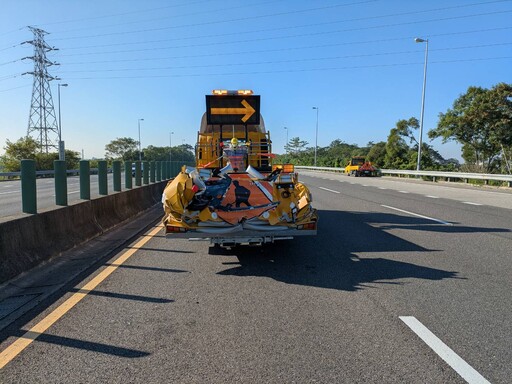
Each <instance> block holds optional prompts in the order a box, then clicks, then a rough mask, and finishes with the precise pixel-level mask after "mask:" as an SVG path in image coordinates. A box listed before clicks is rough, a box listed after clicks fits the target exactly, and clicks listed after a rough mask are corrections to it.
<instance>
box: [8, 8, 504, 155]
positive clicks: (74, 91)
mask: <svg viewBox="0 0 512 384" xmlns="http://www.w3.org/2000/svg"><path fill="white" fill-rule="evenodd" d="M28 25H31V26H37V27H38V28H42V29H44V30H45V31H47V32H49V34H48V35H47V36H46V42H47V43H48V44H49V45H51V46H55V47H57V48H59V50H58V51H52V52H50V53H49V54H48V58H49V59H50V60H52V61H56V62H58V63H60V65H59V66H53V67H51V68H50V74H52V75H54V76H58V77H60V78H61V79H62V80H61V83H67V84H69V86H68V87H67V88H61V108H62V111H61V112H62V134H63V139H64V140H65V142H66V148H68V149H72V150H75V151H78V152H81V151H82V150H83V151H84V154H85V158H92V157H103V156H104V153H105V145H106V144H107V143H109V142H110V141H111V140H113V139H115V138H117V137H132V138H134V139H137V136H138V129H137V122H138V119H139V118H143V119H144V121H143V122H141V141H142V146H143V147H145V146H147V145H155V146H164V145H169V133H170V132H171V131H172V132H174V134H173V135H172V144H173V146H174V145H179V144H181V143H188V144H192V145H193V144H195V142H196V137H197V130H198V128H199V123H200V119H201V116H202V114H203V112H204V111H205V98H204V95H205V94H210V92H211V90H212V89H219V88H220V89H253V90H254V91H255V93H256V94H259V95H261V113H262V115H263V117H264V119H265V123H266V126H267V129H268V130H270V132H271V137H272V140H273V144H274V148H273V149H274V152H276V153H282V152H283V146H284V144H285V141H286V131H285V130H284V127H288V128H289V137H290V138H292V137H296V136H298V137H300V138H301V139H302V140H306V141H308V142H309V143H310V145H313V144H314V142H315V124H316V111H315V110H313V109H312V107H313V106H317V107H318V108H319V134H318V145H319V146H327V145H329V144H330V143H331V142H332V141H333V140H335V139H340V140H342V141H344V142H346V143H350V144H358V145H365V144H366V143H368V142H369V141H373V142H378V141H385V140H386V139H387V136H388V134H389V130H390V129H391V128H393V127H394V126H395V123H396V122H397V121H398V120H400V119H408V118H410V117H411V116H415V117H417V118H419V117H420V109H421V90H422V82H423V63H424V52H425V44H421V43H415V42H414V38H415V37H421V38H424V39H429V57H428V73H427V89H426V100H425V120H424V139H426V140H427V141H428V139H427V138H426V132H427V131H428V130H429V129H431V128H433V127H435V126H436V124H437V121H438V114H439V113H441V112H445V111H446V110H447V109H448V108H450V107H451V106H452V103H453V101H454V100H455V99H456V98H457V97H458V96H459V95H461V94H462V93H464V92H465V91H466V90H467V88H468V87H469V86H473V85H474V86H481V87H486V88H489V87H491V86H493V85H494V84H497V83H499V82H508V83H510V82H512V70H511V68H512V1H510V0H508V1H490V0H487V1H478V0H475V1H471V0H467V1H462V0H443V1H436V0H433V1H429V2H419V1H405V0H403V1H398V0H396V1H394V0H390V1H385V0H381V1H378V0H377V1H373V0H316V1H311V0H310V1H304V0H293V1H291V0H273V1H271V0H261V1H255V2H240V1H234V0H223V1H218V0H210V1H204V0H202V1H201V0H190V1H185V0H172V1H171V0H168V1H165V0H148V1H142V0H141V1H134V0H122V1H121V0H110V1H105V0H88V1H85V0H82V1H78V0H76V1H64V0H60V1H58V0H46V1H39V0H2V12H1V14H0V111H1V113H0V153H3V147H4V145H5V141H6V139H9V140H11V141H15V140H17V139H19V138H20V137H22V136H24V135H26V132H27V125H28V115H29V109H30V100H31V93H32V78H31V76H30V75H25V76H21V73H24V72H27V71H32V70H33V63H32V61H31V60H20V59H21V58H23V57H26V56H31V55H33V47H32V46H31V45H30V44H23V45H21V44H20V43H22V42H23V41H27V40H31V39H32V37H33V36H32V34H31V32H30V30H29V29H28V28H26V26H28ZM52 92H53V99H54V103H55V108H57V81H53V82H52ZM431 144H433V145H434V147H435V148H436V149H437V150H438V151H439V152H440V153H441V154H442V155H443V156H445V157H447V158H448V157H455V158H459V159H460V148H459V146H458V145H457V144H455V143H448V144H442V143H441V142H440V141H434V142H432V143H431Z"/></svg>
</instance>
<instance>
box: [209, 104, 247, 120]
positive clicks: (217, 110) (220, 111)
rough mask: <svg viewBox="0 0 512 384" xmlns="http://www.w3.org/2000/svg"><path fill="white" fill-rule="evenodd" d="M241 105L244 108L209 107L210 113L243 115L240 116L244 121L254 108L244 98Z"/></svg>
mask: <svg viewBox="0 0 512 384" xmlns="http://www.w3.org/2000/svg"><path fill="white" fill-rule="evenodd" d="M242 105H243V106H244V107H245V108H210V113H211V114H212V115H245V116H244V117H242V121H243V122H244V123H245V122H246V121H247V120H249V119H250V118H251V116H252V115H253V114H254V112H256V110H255V109H254V108H253V107H252V106H251V104H249V103H248V102H247V101H245V100H242Z"/></svg>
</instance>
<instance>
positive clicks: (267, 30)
mask: <svg viewBox="0 0 512 384" xmlns="http://www.w3.org/2000/svg"><path fill="white" fill-rule="evenodd" d="M510 1H511V0H496V1H491V2H479V3H472V4H463V5H456V6H450V7H442V8H432V9H426V10H420V11H411V12H403V13H392V14H386V15H378V16H367V17H359V18H353V19H344V20H337V21H329V22H322V23H312V24H302V25H295V26H289V27H279V28H267V29H260V30H252V31H246V30H243V31H236V32H230V33H222V34H215V35H214V34H209V35H199V36H187V37H178V38H172V39H160V40H144V41H135V42H123V43H112V44H101V45H87V46H81V47H80V46H78V47H70V48H68V49H67V50H74V49H87V48H105V47H114V46H120V45H121V46H127V45H137V44H144V45H147V44H151V43H165V42H171V41H183V40H195V39H204V38H218V37H226V36H233V35H235V36H238V35H247V34H254V33H261V32H275V31H284V30H290V29H298V28H311V27H319V26H325V25H332V24H340V23H348V22H355V21H365V20H375V19H383V18H387V17H397V16H410V15H415V14H420V13H429V12H439V11H446V10H450V9H460V8H467V7H472V6H477V5H482V4H492V3H502V2H510Z"/></svg>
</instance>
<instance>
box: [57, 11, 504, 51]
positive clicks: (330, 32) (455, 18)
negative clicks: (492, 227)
mask: <svg viewBox="0 0 512 384" xmlns="http://www.w3.org/2000/svg"><path fill="white" fill-rule="evenodd" d="M511 12H512V10H506V11H496V12H487V13H477V14H472V15H464V16H452V17H444V18H438V19H429V20H421V21H409V22H403V23H394V24H384V25H376V26H370V27H358V28H348V29H340V30H335V31H324V32H313V33H303V34H296V35H288V36H273V37H261V38H252V39H248V40H236V41H224V42H213V43H201V44H191V45H178V46H167V47H156V48H141V49H127V50H122V51H104V52H88V53H72V54H68V55H60V56H61V57H71V56H84V55H87V56H89V55H103V54H115V53H133V52H146V51H155V50H164V49H179V48H196V47H205V46H208V47H209V46H212V45H226V44H240V43H254V42H256V41H271V40H279V39H290V38H297V37H312V36H320V35H329V34H335V33H343V32H355V31H363V30H370V29H380V28H389V27H398V26H404V25H413V24H414V25H417V24H422V23H430V22H436V21H449V20H458V19H465V18H470V17H479V16H489V15H496V14H504V13H511Z"/></svg>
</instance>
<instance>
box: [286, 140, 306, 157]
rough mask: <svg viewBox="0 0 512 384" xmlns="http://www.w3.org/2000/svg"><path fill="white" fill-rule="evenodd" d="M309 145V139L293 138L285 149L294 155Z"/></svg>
mask: <svg viewBox="0 0 512 384" xmlns="http://www.w3.org/2000/svg"><path fill="white" fill-rule="evenodd" d="M306 145H308V142H307V141H304V140H301V139H300V138H299V137H294V138H292V139H291V140H290V141H289V142H288V143H287V144H286V145H285V146H284V149H285V150H286V151H287V152H289V153H291V154H294V155H298V154H299V153H301V152H302V151H304V149H305V148H306Z"/></svg>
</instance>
